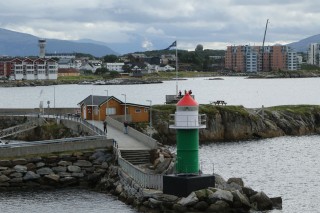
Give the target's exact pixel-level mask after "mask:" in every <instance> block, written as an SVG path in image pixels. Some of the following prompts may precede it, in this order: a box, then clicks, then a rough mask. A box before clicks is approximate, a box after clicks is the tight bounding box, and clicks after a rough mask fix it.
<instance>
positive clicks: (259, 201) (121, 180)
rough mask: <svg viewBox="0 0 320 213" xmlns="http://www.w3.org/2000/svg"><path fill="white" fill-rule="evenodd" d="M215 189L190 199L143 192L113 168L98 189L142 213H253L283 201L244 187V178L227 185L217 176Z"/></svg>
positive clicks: (192, 195) (231, 181)
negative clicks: (202, 212)
mask: <svg viewBox="0 0 320 213" xmlns="http://www.w3.org/2000/svg"><path fill="white" fill-rule="evenodd" d="M215 177H216V186H215V187H209V188H207V189H202V190H198V191H195V192H192V193H191V194H190V195H189V196H188V197H177V196H174V195H167V194H162V193H160V192H159V193H150V192H149V191H148V190H144V189H142V188H140V186H138V185H137V184H135V183H134V181H133V180H132V179H131V178H130V177H128V176H126V175H125V174H124V173H123V172H122V171H121V169H119V168H117V167H115V166H112V167H109V172H108V173H106V176H105V177H104V178H103V179H102V180H101V182H100V185H99V186H98V187H99V188H100V189H101V190H107V191H108V192H111V193H112V194H113V195H115V196H118V197H119V199H120V200H122V201H123V202H125V203H126V204H129V205H133V206H134V207H135V208H137V209H138V210H139V211H140V212H201V211H206V212H218V213H228V212H230V213H234V212H237V213H238V212H243V213H246V212H250V211H251V210H257V211H264V210H271V209H281V208H282V199H281V197H276V198H269V197H268V196H267V195H266V194H265V193H264V192H256V191H254V190H253V189H251V188H250V187H246V186H244V184H243V181H242V179H241V178H230V179H228V181H225V180H224V179H223V178H222V177H221V176H219V175H217V174H216V175H215Z"/></svg>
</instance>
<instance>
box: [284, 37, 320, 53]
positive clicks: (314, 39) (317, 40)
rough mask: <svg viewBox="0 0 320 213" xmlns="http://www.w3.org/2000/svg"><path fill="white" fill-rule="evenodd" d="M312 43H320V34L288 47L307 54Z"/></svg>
mask: <svg viewBox="0 0 320 213" xmlns="http://www.w3.org/2000/svg"><path fill="white" fill-rule="evenodd" d="M311 43H320V34H318V35H314V36H310V37H308V38H305V39H302V40H300V41H297V42H293V43H290V44H287V46H289V47H291V48H293V49H294V50H296V51H297V52H306V51H307V50H308V48H309V45H310V44H311Z"/></svg>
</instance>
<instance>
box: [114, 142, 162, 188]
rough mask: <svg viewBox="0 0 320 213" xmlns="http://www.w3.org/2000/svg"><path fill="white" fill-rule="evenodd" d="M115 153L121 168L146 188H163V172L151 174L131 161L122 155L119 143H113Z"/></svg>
mask: <svg viewBox="0 0 320 213" xmlns="http://www.w3.org/2000/svg"><path fill="white" fill-rule="evenodd" d="M113 150H114V154H115V156H116V158H117V161H118V165H119V166H120V167H121V169H122V170H123V171H124V172H125V173H127V174H128V175H129V176H130V177H131V178H132V179H133V180H134V181H135V182H136V183H137V184H139V185H140V186H141V187H143V188H146V189H156V190H160V191H162V190H163V175H161V174H149V173H145V172H144V171H142V170H140V169H139V168H137V167H136V166H134V165H132V164H131V163H130V162H128V161H126V160H125V159H123V158H122V157H121V153H120V150H119V149H118V147H117V143H116V142H115V143H114V144H113Z"/></svg>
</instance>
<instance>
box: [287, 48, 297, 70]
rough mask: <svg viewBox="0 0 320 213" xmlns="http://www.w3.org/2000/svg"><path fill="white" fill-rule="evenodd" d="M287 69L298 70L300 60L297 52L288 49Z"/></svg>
mask: <svg viewBox="0 0 320 213" xmlns="http://www.w3.org/2000/svg"><path fill="white" fill-rule="evenodd" d="M287 69H288V70H298V69H299V60H298V57H297V52H295V51H293V50H291V49H288V51H287Z"/></svg>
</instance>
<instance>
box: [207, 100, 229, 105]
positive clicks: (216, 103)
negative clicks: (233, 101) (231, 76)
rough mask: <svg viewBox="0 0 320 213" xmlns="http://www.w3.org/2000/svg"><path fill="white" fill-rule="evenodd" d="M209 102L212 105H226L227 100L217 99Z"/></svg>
mask: <svg viewBox="0 0 320 213" xmlns="http://www.w3.org/2000/svg"><path fill="white" fill-rule="evenodd" d="M210 104H214V105H220V104H221V105H227V102H225V101H222V100H217V101H214V102H210Z"/></svg>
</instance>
